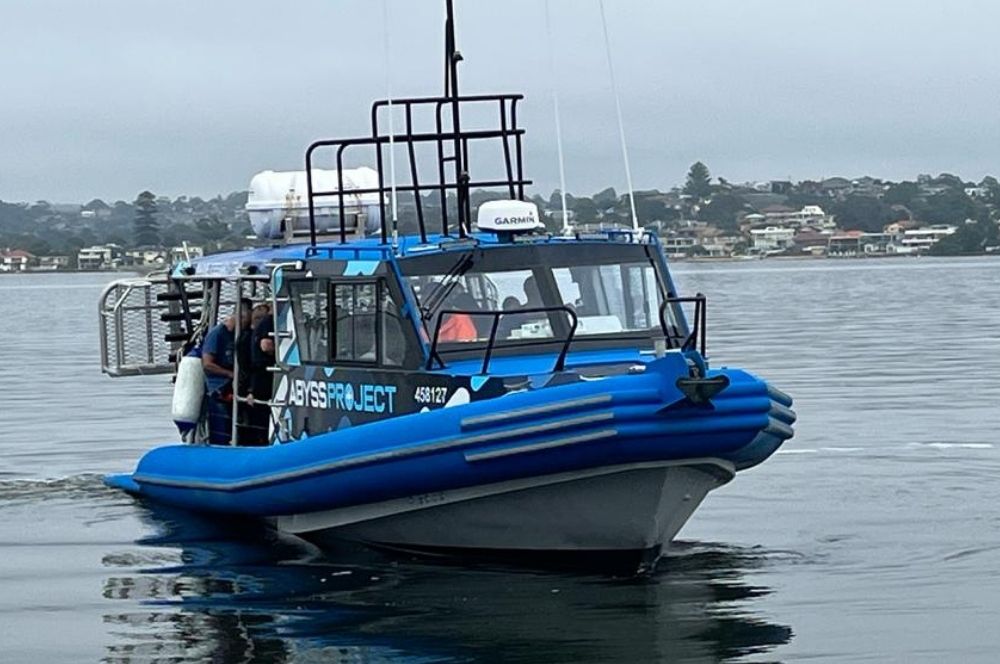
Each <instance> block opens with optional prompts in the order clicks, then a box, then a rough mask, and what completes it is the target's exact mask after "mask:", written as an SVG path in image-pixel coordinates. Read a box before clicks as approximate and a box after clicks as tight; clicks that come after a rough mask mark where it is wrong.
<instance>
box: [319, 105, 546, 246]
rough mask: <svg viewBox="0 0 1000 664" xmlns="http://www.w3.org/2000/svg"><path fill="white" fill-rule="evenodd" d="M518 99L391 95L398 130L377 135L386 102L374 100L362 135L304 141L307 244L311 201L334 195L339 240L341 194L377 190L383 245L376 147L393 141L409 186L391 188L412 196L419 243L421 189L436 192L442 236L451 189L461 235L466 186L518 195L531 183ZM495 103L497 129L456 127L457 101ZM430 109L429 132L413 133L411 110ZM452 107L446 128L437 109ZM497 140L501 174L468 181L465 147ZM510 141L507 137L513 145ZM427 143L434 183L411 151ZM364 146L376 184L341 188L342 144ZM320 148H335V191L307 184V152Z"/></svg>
mask: <svg viewBox="0 0 1000 664" xmlns="http://www.w3.org/2000/svg"><path fill="white" fill-rule="evenodd" d="M521 99H523V96H522V95H520V94H496V95H466V96H459V95H457V94H452V95H446V96H443V97H413V98H402V99H393V100H392V102H391V106H392V107H393V108H402V109H403V111H404V113H405V116H406V127H405V131H404V132H402V133H398V132H397V133H394V134H393V135H392V136H390V135H388V134H386V133H382V132H380V130H379V111H380V110H382V109H384V108H387V107H388V106H389V100H380V101H376V102H375V103H374V104H373V105H372V110H371V125H372V127H371V128H372V134H371V136H367V137H363V138H345V139H335V140H320V141H315V142H313V143H312V144H311V145H309V147H308V149H307V150H306V186H307V189H308V192H307V201H308V204H309V228H310V244H312V245H313V246H315V244H316V220H315V215H316V207H317V205H316V199H317V198H319V197H333V196H336V197H337V209H338V213H339V217H340V224H339V225H340V227H339V236H340V243H341V244H344V243H345V242H346V241H347V220H346V213H347V206H346V205H345V198H346V197H347V196H358V197H360V196H362V195H364V194H378V207H379V213H380V217H381V219H380V226H381V240H382V243H383V244H386V243H387V241H388V238H389V228H388V225H387V222H388V215H387V214H386V202H385V198H386V195H387V194H388V193H389V190H390V187H389V186H388V185H387V184H386V182H385V175H384V173H383V170H384V169H383V168H382V166H383V163H382V161H383V155H382V151H383V149H384V148H385V147H387V146H388V145H390V144H394V143H399V144H401V145H405V146H406V149H407V156H408V158H409V162H410V164H409V165H410V168H409V170H410V179H411V183H410V184H397V185H395V187H394V188H395V191H397V192H405V193H412V194H414V200H415V205H416V212H417V225H418V229H419V232H420V238H421V241H422V242H426V241H427V228H426V224H425V220H424V212H423V203H422V201H421V196H420V194H421V193H423V192H438V194H439V195H440V197H441V210H442V211H441V214H442V234H444V235H449V234H450V230H451V229H450V228H449V224H448V204H447V194H448V192H449V191H455V192H456V194H457V196H458V206H459V210H458V218H459V223H458V228H457V230H458V236H459V237H465V236H466V235H467V233H468V230H469V228H468V226H469V224H470V219H469V216H470V215H471V209H470V204H469V192H470V190H471V188H472V187H478V188H496V187H503V188H505V189H507V190H508V193H509V194H510V195H511V196H512V197H514V196H515V195H517V196H518V197H521V198H523V196H524V188H525V186H527V185H530V184H531V181H530V180H527V179H525V178H524V166H523V155H522V147H521V144H522V136H523V135H524V133H525V132H524V129H522V128H520V127H518V125H517V104H518V102H519V101H520V100H521ZM488 102H495V103H497V105H498V110H499V115H500V117H499V120H500V121H499V125H500V126H499V128H491V129H471V130H470V129H462V128H461V125H460V124H459V119H458V110H459V108H460V107H462V106H463V105H468V104H484V103H488ZM421 107H431V111H432V112H433V120H434V123H435V126H434V129H435V131H432V132H416V131H414V127H413V125H414V121H413V111H414V109H415V108H421ZM448 107H450V108H451V109H452V118H451V119H452V126H451V127H450V128H449V129H448V130H447V131H446V130H445V126H444V118H443V117H442V111H443V110H444V109H445V108H448ZM496 139H499V140H500V141H502V143H503V145H502V148H503V160H504V166H505V169H504V170H505V175H506V178H502V179H497V180H482V181H478V180H472V179H471V178H470V177H469V174H468V150H469V143H470V142H471V141H481V140H496ZM510 139H513V143H514V144H513V146H512V145H511V142H510ZM426 143H431V144H435V145H436V146H437V162H438V163H437V181H436V182H435V181H433V180H431V181H424V182H421V181H420V180H419V173H418V171H419V169H418V168H417V163H416V161H417V155H416V151H415V150H414V146H415V145H417V144H426ZM446 144H453V146H454V147H453V151H454V152H455V153H454V154H452V155H446V154H445V152H446V150H445V145H446ZM354 146H370V147H373V148H374V150H375V157H376V166H377V171H378V187H366V188H349V189H345V187H344V174H343V166H344V151H345V150H346V149H347V148H348V147H354ZM320 148H334V149H335V150H336V168H337V189H336V190H333V191H315V190H314V188H313V177H312V176H313V173H312V171H313V153H314V152H315V151H316V150H317V149H320ZM449 161H452V162H455V167H456V172H455V175H454V179H453V180H449V178H448V177H447V176H446V174H445V171H446V167H445V164H446V162H449Z"/></svg>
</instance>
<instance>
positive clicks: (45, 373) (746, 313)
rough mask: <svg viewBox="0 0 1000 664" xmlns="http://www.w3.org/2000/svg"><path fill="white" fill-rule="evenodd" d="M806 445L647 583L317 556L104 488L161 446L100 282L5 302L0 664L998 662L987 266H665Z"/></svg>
mask: <svg viewBox="0 0 1000 664" xmlns="http://www.w3.org/2000/svg"><path fill="white" fill-rule="evenodd" d="M675 273H676V279H677V281H678V282H679V285H680V286H681V289H682V291H684V292H685V293H693V292H695V291H701V292H704V293H705V294H707V295H708V296H709V303H710V304H709V349H710V352H711V354H712V357H713V362H714V363H715V364H717V365H720V364H726V363H731V364H733V365H738V366H745V367H748V368H750V369H752V370H754V371H755V372H758V373H760V374H762V375H765V376H767V377H768V378H769V379H771V380H772V381H773V382H774V383H775V384H776V385H778V386H779V387H781V388H782V389H784V390H785V391H787V392H789V393H791V394H792V395H793V396H794V397H795V399H796V410H797V411H798V413H799V416H800V420H799V423H798V424H797V426H796V429H797V434H796V437H795V438H794V439H793V440H792V441H790V443H788V444H787V445H786V447H785V448H784V449H783V450H782V451H781V452H780V453H779V454H778V455H776V456H775V457H774V458H772V459H771V460H769V461H768V462H767V463H765V464H764V465H762V466H760V467H758V468H756V469H753V470H751V471H748V472H746V473H742V474H740V475H739V476H738V477H737V478H736V480H735V481H734V482H732V483H731V484H729V485H727V486H726V487H723V488H722V489H721V490H719V491H717V492H715V493H713V494H712V495H710V496H709V498H708V499H707V500H706V502H705V503H704V505H703V506H702V507H701V509H700V510H699V511H698V512H696V513H695V516H694V518H693V519H692V520H691V522H690V523H689V524H688V525H687V526H686V527H685V529H684V530H683V531H682V532H681V540H682V541H681V542H680V543H679V544H678V545H677V546H676V547H674V549H673V550H672V551H671V552H670V554H669V556H668V557H667V558H666V560H665V561H664V562H663V563H662V564H661V566H660V569H659V570H658V571H657V573H656V574H654V575H652V576H649V577H642V578H615V577H612V576H601V575H593V574H579V573H571V572H565V571H564V572H545V571H524V570H513V569H501V568H497V567H490V566H474V567H469V566H465V567H463V566H456V565H446V564H432V563H429V562H427V561H421V560H411V559H406V558H399V557H387V556H384V555H382V554H378V553H374V552H371V551H368V550H366V549H363V548H360V547H353V546H347V545H345V547H344V550H339V551H330V550H327V551H319V550H317V549H315V548H314V547H312V546H311V545H308V544H305V543H303V542H301V541H299V540H297V539H291V538H288V539H284V538H278V537H276V536H275V535H273V534H271V533H268V532H266V531H263V530H261V529H259V528H256V527H253V526H250V525H248V524H242V523H218V522H207V521H203V520H200V519H198V518H194V517H192V516H190V515H187V514H184V513H180V512H176V511H170V510H166V509H164V508H162V507H155V506H153V505H148V504H140V503H136V502H135V501H133V500H132V499H131V498H129V497H127V496H124V495H122V494H120V493H116V492H113V491H110V490H108V489H105V488H103V487H102V485H101V483H100V474H101V473H105V472H113V471H124V470H128V469H129V468H130V467H131V466H132V464H133V463H134V461H135V459H136V458H137V457H138V456H139V455H140V454H141V453H142V452H143V451H144V450H146V449H148V448H149V447H150V446H152V445H153V444H155V443H156V442H160V441H164V440H169V439H171V438H172V437H173V430H172V425H170V423H169V421H168V417H167V415H168V413H167V410H168V408H169V381H168V379H167V378H166V377H148V378H134V379H120V380H112V379H109V378H105V377H103V376H102V375H101V374H100V372H99V367H98V361H97V348H98V347H97V336H96V328H97V325H96V301H97V296H98V294H99V292H100V290H101V288H102V286H103V284H104V283H105V282H106V280H107V279H108V277H106V276H102V275H30V276H3V277H0V340H2V342H0V343H2V346H0V347H2V349H3V350H2V351H0V358H2V360H3V361H2V362H0V390H2V392H0V393H2V403H0V661H5V662H6V661H10V662H31V661H36V662H81V661H108V662H202V661H205V662H229V661H248V662H249V661H275V662H317V661H329V662H357V661H370V662H379V661H399V660H403V661H410V662H431V661H435V662H436V661H450V662H455V661H460V662H464V661H504V662H507V661H543V662H556V661H567V662H568V661H574V662H575V661H589V662H605V661H609V660H620V661H637V662H639V661H664V660H670V661H689V662H716V661H751V662H758V661H775V660H779V661H794V660H803V659H810V660H826V661H836V662H842V661H942V660H950V661H956V660H960V661H994V660H995V659H996V652H997V650H998V646H1000V635H998V634H997V632H996V628H995V626H996V625H997V624H998V622H1000V600H998V599H997V597H998V595H1000V485H998V482H997V481H996V479H995V478H996V477H997V476H998V473H1000V440H998V436H997V432H998V431H1000V407H998V406H1000V261H995V260H982V259H977V260H931V259H919V260H912V259H899V260H888V261H874V260H873V261H844V262H833V261H802V262H797V261H788V262H772V261H760V262H748V263H718V264H683V265H679V266H677V267H676V269H675Z"/></svg>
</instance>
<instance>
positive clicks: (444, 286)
mask: <svg viewBox="0 0 1000 664" xmlns="http://www.w3.org/2000/svg"><path fill="white" fill-rule="evenodd" d="M472 253H473V252H471V251H467V252H465V253H463V254H462V255H461V256H460V257H459V259H458V260H457V261H455V264H454V265H452V266H451V267H450V268H449V269H448V271H447V272H446V273H445V275H444V277H442V278H441V281H440V282H438V284H437V288H436V289H435V290H434V292H433V293H431V295H430V297H428V298H427V299H426V300H424V302H423V303H422V304H421V307H420V310H421V314H422V316H421V318H422V319H423V320H429V319H430V318H431V316H432V314H433V313H434V312H435V311H437V309H438V308H439V307H440V306H441V305H442V304H443V303H444V301H445V300H446V299H447V298H448V296H449V295H451V292H452V291H453V290H454V289H455V286H457V285H458V280H459V279H461V278H462V277H463V276H465V273H466V272H468V271H469V270H470V269H471V268H472V266H473V265H474V264H475V261H474V260H472Z"/></svg>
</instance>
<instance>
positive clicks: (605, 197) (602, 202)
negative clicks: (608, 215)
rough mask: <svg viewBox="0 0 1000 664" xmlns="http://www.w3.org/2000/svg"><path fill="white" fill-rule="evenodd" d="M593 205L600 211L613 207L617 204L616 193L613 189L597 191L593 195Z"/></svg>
mask: <svg viewBox="0 0 1000 664" xmlns="http://www.w3.org/2000/svg"><path fill="white" fill-rule="evenodd" d="M594 203H595V204H596V205H597V206H598V207H599V208H601V209H602V210H606V209H608V208H611V207H614V206H615V205H617V204H618V192H616V191H615V188H614V187H608V188H607V189H604V190H603V191H599V192H597V193H596V194H594Z"/></svg>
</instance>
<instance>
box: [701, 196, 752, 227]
mask: <svg viewBox="0 0 1000 664" xmlns="http://www.w3.org/2000/svg"><path fill="white" fill-rule="evenodd" d="M745 207H746V206H745V204H744V203H743V199H742V198H740V197H739V196H736V195H734V194H716V195H715V196H713V197H712V200H711V201H710V202H709V203H708V204H707V205H705V206H704V207H702V208H701V210H699V211H698V218H699V219H700V220H702V221H709V222H712V223H713V224H715V225H716V226H718V227H719V228H721V229H722V230H725V231H735V230H736V229H737V227H738V226H739V224H738V223H737V221H736V216H737V215H738V214H739V213H740V212H742V211H743V209H744V208H745Z"/></svg>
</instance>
